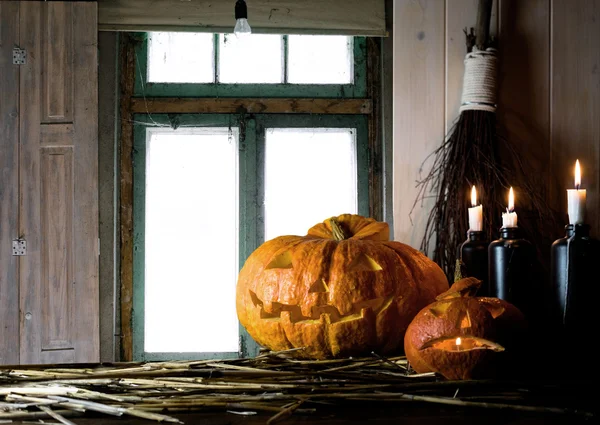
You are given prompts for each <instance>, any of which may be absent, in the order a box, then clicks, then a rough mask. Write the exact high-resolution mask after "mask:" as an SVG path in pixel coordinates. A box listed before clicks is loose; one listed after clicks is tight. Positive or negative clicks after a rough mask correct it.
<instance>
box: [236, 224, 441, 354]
mask: <svg viewBox="0 0 600 425" xmlns="http://www.w3.org/2000/svg"><path fill="white" fill-rule="evenodd" d="M388 235H389V228H388V225H387V223H383V222H378V221H376V220H374V219H371V218H365V217H362V216H359V215H351V214H344V215H341V216H339V217H335V218H332V219H329V220H326V221H325V222H323V223H320V224H317V225H315V226H313V227H312V228H311V229H309V231H308V234H307V235H306V236H280V237H277V238H274V239H272V240H270V241H267V242H265V243H264V244H262V245H261V246H260V247H258V248H257V249H256V250H255V251H254V252H253V253H252V254H251V255H250V257H248V259H247V260H246V262H245V264H244V266H243V268H242V270H241V271H240V273H239V276H238V283H237V294H236V301H237V304H236V308H237V314H238V318H239V320H240V323H241V324H242V325H243V326H244V327H245V328H246V330H247V331H248V333H249V334H250V335H251V336H252V337H253V338H254V339H255V340H256V341H257V342H258V343H259V344H261V345H263V346H264V347H267V348H269V349H271V350H285V349H291V348H300V347H303V348H304V349H303V350H299V351H298V352H297V355H298V356H301V357H307V358H316V359H322V358H328V357H335V356H350V355H360V354H367V353H370V352H371V351H373V350H374V351H376V352H378V353H381V354H389V353H394V352H401V351H402V341H403V337H404V332H405V331H406V328H407V326H408V324H409V323H410V321H411V320H412V318H413V317H414V316H415V314H416V313H417V312H418V311H419V310H420V309H421V308H423V307H424V306H426V305H427V304H429V303H431V302H432V301H434V300H435V296H436V295H438V294H440V293H442V292H443V291H445V290H447V289H448V283H447V280H446V277H445V275H444V273H443V271H442V270H441V269H440V268H439V267H438V266H437V265H436V264H435V263H434V262H433V261H431V260H430V259H428V258H427V257H426V256H425V255H423V254H422V253H420V252H419V251H417V250H415V249H413V248H411V247H410V246H408V245H405V244H403V243H400V242H393V241H389V240H388Z"/></svg>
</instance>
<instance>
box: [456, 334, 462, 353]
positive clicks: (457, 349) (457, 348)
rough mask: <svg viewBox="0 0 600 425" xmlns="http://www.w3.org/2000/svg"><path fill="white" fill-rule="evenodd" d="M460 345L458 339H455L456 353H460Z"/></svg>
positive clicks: (460, 342) (460, 341)
mask: <svg viewBox="0 0 600 425" xmlns="http://www.w3.org/2000/svg"><path fill="white" fill-rule="evenodd" d="M460 344H462V340H461V339H460V337H458V338H456V351H460Z"/></svg>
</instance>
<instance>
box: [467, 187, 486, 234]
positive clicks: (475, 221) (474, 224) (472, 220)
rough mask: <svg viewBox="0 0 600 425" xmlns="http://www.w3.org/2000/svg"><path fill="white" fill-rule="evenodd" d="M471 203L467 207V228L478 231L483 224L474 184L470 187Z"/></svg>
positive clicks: (481, 211) (481, 208) (481, 210)
mask: <svg viewBox="0 0 600 425" xmlns="http://www.w3.org/2000/svg"><path fill="white" fill-rule="evenodd" d="M471 205H472V208H469V230H470V231H474V232H480V231H481V229H482V226H483V207H482V206H481V205H477V191H476V190H475V186H473V188H472V189H471Z"/></svg>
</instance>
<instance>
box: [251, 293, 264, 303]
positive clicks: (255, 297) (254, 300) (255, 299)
mask: <svg viewBox="0 0 600 425" xmlns="http://www.w3.org/2000/svg"><path fill="white" fill-rule="evenodd" d="M249 292H250V299H251V300H252V304H254V307H256V306H260V307H262V306H263V302H262V301H261V300H260V299H259V298H258V297H257V296H256V292H254V291H249Z"/></svg>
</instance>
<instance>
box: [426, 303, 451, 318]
mask: <svg viewBox="0 0 600 425" xmlns="http://www.w3.org/2000/svg"><path fill="white" fill-rule="evenodd" d="M450 304H452V302H451V301H448V302H444V303H438V304H437V305H435V306H433V307H430V308H429V312H430V313H431V314H432V315H433V317H440V316H445V315H446V314H447V313H448V309H449V308H450Z"/></svg>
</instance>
